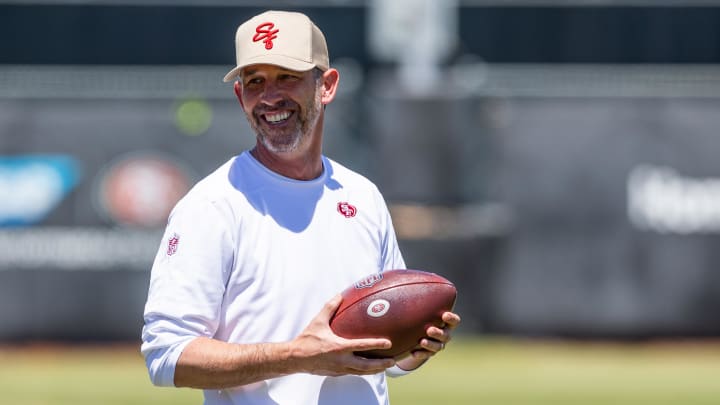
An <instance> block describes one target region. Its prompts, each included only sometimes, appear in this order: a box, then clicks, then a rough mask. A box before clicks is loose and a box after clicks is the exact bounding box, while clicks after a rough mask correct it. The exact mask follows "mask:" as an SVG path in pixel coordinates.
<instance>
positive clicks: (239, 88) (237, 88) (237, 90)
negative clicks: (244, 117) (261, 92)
mask: <svg viewBox="0 0 720 405" xmlns="http://www.w3.org/2000/svg"><path fill="white" fill-rule="evenodd" d="M233 89H234V90H235V96H237V99H238V101H239V102H240V105H241V106H242V107H243V108H244V107H245V105H244V104H243V101H242V86H241V85H240V81H239V80H237V81H235V84H234V85H233Z"/></svg>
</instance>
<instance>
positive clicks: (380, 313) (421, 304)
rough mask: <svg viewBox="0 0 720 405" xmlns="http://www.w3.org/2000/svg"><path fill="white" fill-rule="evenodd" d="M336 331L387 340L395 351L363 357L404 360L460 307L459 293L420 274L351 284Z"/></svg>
mask: <svg viewBox="0 0 720 405" xmlns="http://www.w3.org/2000/svg"><path fill="white" fill-rule="evenodd" d="M342 297H343V300H342V303H341V304H340V307H339V308H338V309H337V311H336V312H335V314H334V315H333V317H332V319H331V320H330V327H331V328H332V330H333V331H334V332H335V334H337V335H338V336H342V337H344V338H371V337H373V338H387V339H389V340H390V341H391V342H392V347H391V348H390V349H384V350H368V351H363V352H358V353H357V354H359V355H361V356H363V357H367V358H382V357H396V358H399V357H402V356H404V355H405V354H407V353H408V352H409V351H411V350H413V349H414V348H416V347H417V346H418V345H419V343H420V340H421V339H422V338H423V337H425V336H426V330H427V328H428V327H430V326H432V325H434V326H437V327H442V326H443V325H444V323H443V321H442V319H441V317H442V314H443V313H444V312H446V311H451V310H452V309H453V307H454V306H455V299H456V298H457V289H456V288H455V286H454V285H453V283H451V282H450V281H448V280H447V279H445V278H443V277H441V276H439V275H437V274H434V273H429V272H426V271H420V270H386V271H384V272H382V273H376V274H373V275H371V276H369V277H367V278H365V279H362V280H360V281H358V282H356V283H355V284H353V285H351V286H350V287H348V288H347V289H345V290H344V291H343V292H342Z"/></svg>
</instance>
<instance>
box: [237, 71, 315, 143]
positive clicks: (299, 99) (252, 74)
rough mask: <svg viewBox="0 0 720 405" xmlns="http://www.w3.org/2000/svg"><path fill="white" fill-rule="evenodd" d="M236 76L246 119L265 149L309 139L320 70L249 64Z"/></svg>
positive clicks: (313, 125) (311, 132) (306, 141)
mask: <svg viewBox="0 0 720 405" xmlns="http://www.w3.org/2000/svg"><path fill="white" fill-rule="evenodd" d="M240 80H241V83H242V90H241V93H240V94H239V95H238V96H239V97H240V101H241V103H242V106H243V109H244V110H245V114H246V115H247V118H248V122H249V123H250V126H251V127H252V128H253V130H254V131H255V133H256V134H257V138H258V141H259V142H260V143H261V144H262V145H263V146H264V147H265V148H266V149H267V150H269V151H270V152H273V153H284V152H293V151H295V150H297V149H298V148H300V147H301V146H302V145H304V144H309V143H310V142H309V140H310V138H311V137H312V135H313V133H314V132H315V130H316V125H317V123H318V117H319V116H320V113H321V111H322V105H323V103H322V92H323V79H322V75H321V74H316V73H314V71H312V70H311V71H307V72H296V71H292V70H288V69H284V68H281V67H277V66H273V65H252V66H248V67H247V68H245V69H243V71H242V74H241V76H240Z"/></svg>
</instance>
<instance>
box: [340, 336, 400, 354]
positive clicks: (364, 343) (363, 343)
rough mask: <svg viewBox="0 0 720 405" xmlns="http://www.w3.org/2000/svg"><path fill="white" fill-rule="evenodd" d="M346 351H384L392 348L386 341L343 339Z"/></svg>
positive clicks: (388, 341)
mask: <svg viewBox="0 0 720 405" xmlns="http://www.w3.org/2000/svg"><path fill="white" fill-rule="evenodd" d="M345 343H346V344H347V349H348V350H352V351H353V352H362V351H365V350H384V349H389V348H391V347H392V342H391V341H390V340H388V339H374V338H373V339H370V338H368V339H345Z"/></svg>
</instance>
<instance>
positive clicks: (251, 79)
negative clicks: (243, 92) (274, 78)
mask: <svg viewBox="0 0 720 405" xmlns="http://www.w3.org/2000/svg"><path fill="white" fill-rule="evenodd" d="M262 82H263V79H262V77H257V76H256V77H249V78H247V79H245V85H246V86H252V85H258V84H260V83H262Z"/></svg>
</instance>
